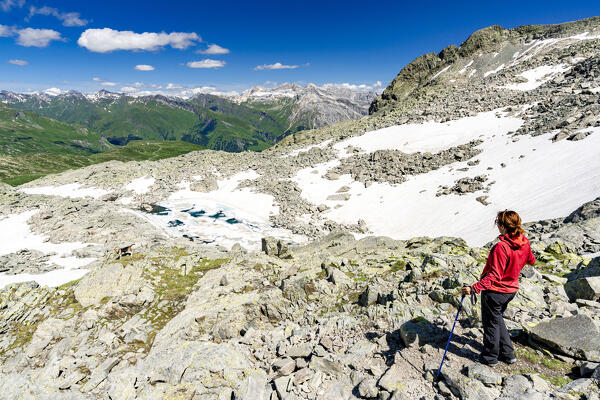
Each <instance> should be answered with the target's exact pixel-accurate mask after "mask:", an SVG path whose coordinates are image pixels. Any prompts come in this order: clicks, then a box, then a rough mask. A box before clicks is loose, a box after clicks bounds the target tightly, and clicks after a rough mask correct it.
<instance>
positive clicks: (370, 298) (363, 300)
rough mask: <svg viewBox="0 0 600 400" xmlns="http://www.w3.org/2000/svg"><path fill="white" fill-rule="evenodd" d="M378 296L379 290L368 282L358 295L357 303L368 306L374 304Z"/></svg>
mask: <svg viewBox="0 0 600 400" xmlns="http://www.w3.org/2000/svg"><path fill="white" fill-rule="evenodd" d="M378 298H379V290H378V289H377V288H376V287H375V286H373V285H371V284H369V285H368V286H367V287H366V289H365V290H364V291H363V292H362V293H361V294H360V296H358V304H360V305H361V306H363V307H367V306H370V305H371V304H375V303H376V302H377V299H378Z"/></svg>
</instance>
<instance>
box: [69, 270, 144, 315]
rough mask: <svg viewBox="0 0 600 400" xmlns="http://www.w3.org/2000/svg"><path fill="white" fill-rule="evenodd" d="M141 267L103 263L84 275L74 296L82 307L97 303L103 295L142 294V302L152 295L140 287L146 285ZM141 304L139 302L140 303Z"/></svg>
mask: <svg viewBox="0 0 600 400" xmlns="http://www.w3.org/2000/svg"><path fill="white" fill-rule="evenodd" d="M143 272H144V270H143V268H141V267H140V266H139V265H136V264H128V265H127V266H123V265H122V264H120V263H113V264H107V265H103V266H102V267H99V268H97V269H95V270H93V271H92V272H90V273H89V274H87V275H85V276H84V277H83V279H82V280H81V282H79V284H78V285H77V286H76V287H75V298H76V299H77V301H78V302H79V303H81V305H82V306H83V307H87V306H91V305H97V304H99V303H100V301H101V300H102V299H103V298H105V297H116V296H125V295H129V294H131V295H135V296H137V295H138V294H140V295H142V294H143V296H142V297H144V299H142V298H140V299H139V300H140V302H141V303H142V304H143V303H144V302H145V301H147V300H148V299H149V300H150V301H151V300H152V298H150V297H153V295H151V296H148V295H147V294H146V291H143V290H142V289H143V288H144V287H147V283H146V281H145V279H144V278H143V276H142V275H143ZM140 305H141V304H140Z"/></svg>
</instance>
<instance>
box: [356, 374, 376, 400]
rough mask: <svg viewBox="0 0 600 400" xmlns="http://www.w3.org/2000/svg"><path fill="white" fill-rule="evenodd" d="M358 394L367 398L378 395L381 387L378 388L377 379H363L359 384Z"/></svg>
mask: <svg viewBox="0 0 600 400" xmlns="http://www.w3.org/2000/svg"><path fill="white" fill-rule="evenodd" d="M358 394H360V397H362V398H365V399H372V398H375V397H377V395H378V394H379V389H377V381H376V380H375V378H373V377H368V378H365V379H363V380H362V381H361V382H360V384H359V385H358Z"/></svg>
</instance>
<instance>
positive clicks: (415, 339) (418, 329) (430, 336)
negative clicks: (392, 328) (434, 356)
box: [400, 317, 443, 347]
mask: <svg viewBox="0 0 600 400" xmlns="http://www.w3.org/2000/svg"><path fill="white" fill-rule="evenodd" d="M442 336H443V332H442V331H440V330H439V329H438V328H436V327H435V325H433V324H432V323H431V322H429V321H427V320H426V319H425V318H423V317H417V318H413V319H411V320H410V321H407V322H405V323H403V324H402V325H401V326H400V337H401V338H402V342H404V345H405V346H406V347H410V346H423V345H424V344H425V343H430V342H435V341H436V340H438V339H440V338H441V337H442Z"/></svg>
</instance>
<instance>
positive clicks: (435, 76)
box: [431, 65, 451, 79]
mask: <svg viewBox="0 0 600 400" xmlns="http://www.w3.org/2000/svg"><path fill="white" fill-rule="evenodd" d="M450 67H451V66H450V65H448V66H447V67H446V68H444V69H442V70H441V71H438V73H437V74H435V75H434V76H432V77H431V79H435V78H437V77H438V76H440V75H441V74H443V73H444V72H446V71H448V68H450Z"/></svg>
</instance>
